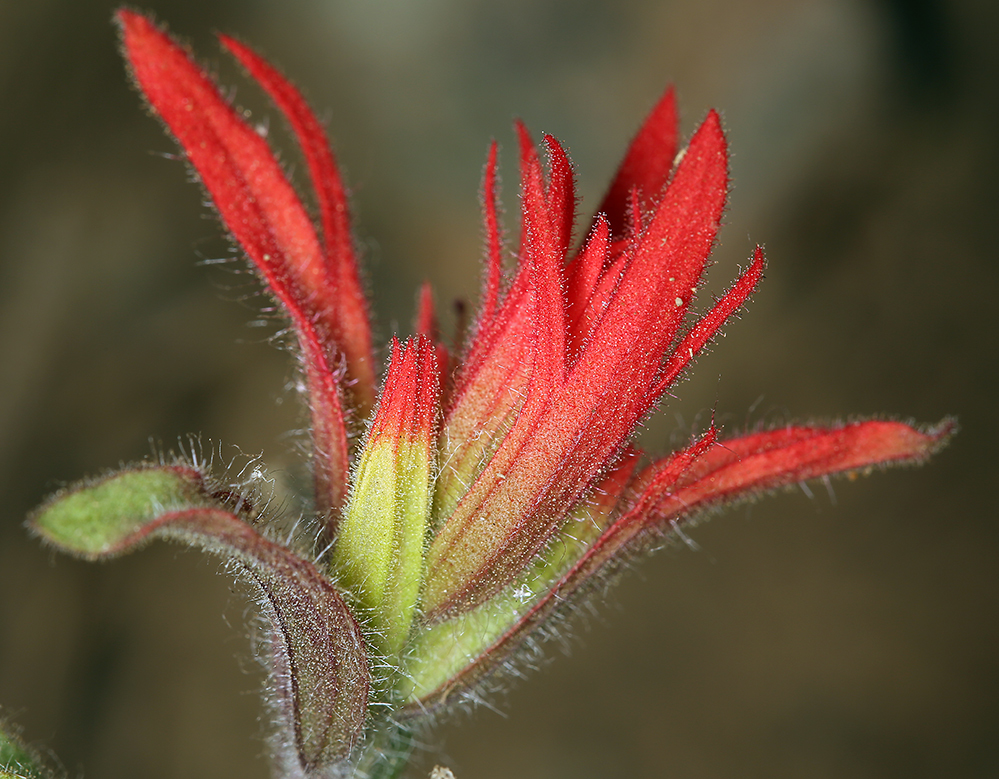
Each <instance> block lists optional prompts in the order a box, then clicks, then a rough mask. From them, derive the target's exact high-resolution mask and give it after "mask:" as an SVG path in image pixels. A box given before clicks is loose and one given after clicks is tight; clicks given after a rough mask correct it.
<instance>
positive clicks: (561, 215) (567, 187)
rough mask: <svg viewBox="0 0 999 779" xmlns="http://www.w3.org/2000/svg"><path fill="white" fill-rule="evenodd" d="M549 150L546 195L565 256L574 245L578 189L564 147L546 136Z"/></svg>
mask: <svg viewBox="0 0 999 779" xmlns="http://www.w3.org/2000/svg"><path fill="white" fill-rule="evenodd" d="M544 141H545V146H546V147H547V148H548V166H549V169H550V171H551V177H550V181H549V182H548V191H547V193H546V195H547V197H546V199H547V201H548V210H549V212H550V214H551V220H552V230H554V231H555V234H556V241H557V244H558V246H559V248H560V249H561V251H562V253H563V254H564V253H565V252H566V251H568V249H569V244H571V243H572V226H573V224H574V223H575V221H576V187H575V182H574V181H573V173H572V163H571V162H569V157H568V155H566V153H565V149H563V148H562V145H561V144H560V143H559V142H558V141H557V140H556V139H555V138H554V137H553V136H551V135H545V138H544Z"/></svg>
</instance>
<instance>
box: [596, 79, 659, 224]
mask: <svg viewBox="0 0 999 779" xmlns="http://www.w3.org/2000/svg"><path fill="white" fill-rule="evenodd" d="M678 138H679V133H678V129H677V116H676V98H675V95H674V93H673V87H672V86H670V87H668V88H667V89H666V92H665V93H664V94H663V96H662V97H661V98H660V99H659V102H658V103H656V105H655V107H654V108H653V109H652V111H651V112H650V113H649V115H648V117H646V119H645V122H644V123H643V124H642V127H641V129H640V130H639V131H638V134H637V135H635V138H634V140H632V142H631V145H630V146H629V147H628V151H627V153H626V154H625V156H624V160H623V161H622V162H621V167H619V168H618V171H617V174H616V175H615V176H614V181H613V182H612V183H611V185H610V188H609V189H608V190H607V194H606V195H605V196H604V200H603V202H602V203H601V204H600V208H599V209H597V210H598V211H600V212H603V213H605V214H607V218H608V219H609V220H610V224H611V229H612V231H613V233H614V235H615V236H621V235H624V232H625V227H626V225H627V220H628V216H627V215H628V212H629V210H630V207H629V205H628V200H629V198H630V193H631V192H632V191H633V190H637V191H638V192H639V193H640V195H641V202H642V203H643V204H647V203H651V202H653V201H654V200H656V199H657V198H658V196H659V193H660V192H661V191H662V189H663V187H664V186H665V185H666V181H667V180H668V179H669V174H670V171H671V170H672V169H673V161H674V157H676V149H677V141H678Z"/></svg>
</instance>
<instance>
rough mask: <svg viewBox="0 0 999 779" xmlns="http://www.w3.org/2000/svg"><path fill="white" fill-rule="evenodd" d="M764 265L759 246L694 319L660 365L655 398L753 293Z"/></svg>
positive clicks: (667, 387) (761, 275)
mask: <svg viewBox="0 0 999 779" xmlns="http://www.w3.org/2000/svg"><path fill="white" fill-rule="evenodd" d="M765 265H766V262H765V260H764V259H763V249H761V248H760V247H759V246H757V247H756V251H755V252H754V253H753V261H752V263H750V265H749V267H748V268H746V270H745V271H743V273H742V275H741V276H739V279H738V280H737V281H736V282H735V284H733V285H732V288H731V289H730V290H729V291H728V292H726V293H725V294H724V295H723V296H722V298H721V300H719V301H718V302H717V303H716V304H715V305H714V306H713V307H712V308H711V310H710V311H709V312H708V313H707V314H705V315H704V316H702V317H701V318H700V319H698V320H697V323H696V324H695V325H694V326H693V327H692V328H691V329H690V331H689V332H688V333H687V334H686V335H685V336H684V337H683V340H682V341H680V343H679V344H677V347H676V349H674V350H673V354H672V355H671V356H670V358H669V360H667V362H666V364H665V365H664V366H663V372H662V375H661V376H660V377H659V380H658V381H657V382H656V384H655V387H654V388H653V390H652V393H653V395H655V396H656V397H657V398H658V397H659V396H661V395H662V394H663V393H664V392H666V390H667V389H669V387H670V385H671V384H673V382H674V381H676V379H677V377H678V376H679V375H680V373H681V372H682V371H683V369H684V368H685V367H686V366H687V365H688V364H690V361H691V360H693V359H694V357H696V356H697V354H698V353H699V352H700V351H701V349H703V348H704V347H705V345H706V344H707V343H708V342H709V341H710V340H711V339H712V338H714V336H715V334H716V333H717V332H718V330H719V328H720V327H721V326H722V325H723V324H725V322H726V321H727V320H728V318H729V317H731V316H732V315H733V314H734V313H735V312H736V311H738V310H739V308H740V307H741V306H742V304H743V303H745V302H746V300H747V299H748V298H749V296H750V295H751V294H753V290H755V289H756V286H757V285H758V284H759V283H760V280H761V279H762V278H763V268H764V266H765Z"/></svg>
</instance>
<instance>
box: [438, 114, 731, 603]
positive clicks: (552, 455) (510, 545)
mask: <svg viewBox="0 0 999 779" xmlns="http://www.w3.org/2000/svg"><path fill="white" fill-rule="evenodd" d="M524 137H525V134H524V133H522V134H521V138H522V142H521V147H522V149H527V150H528V151H525V152H524V154H525V157H526V158H527V160H528V164H527V165H526V166H525V167H526V169H527V172H528V175H527V176H526V183H525V187H524V191H525V198H524V201H525V202H524V213H525V217H524V221H525V233H526V234H527V236H528V238H531V237H532V236H533V233H532V230H534V229H536V228H535V227H534V224H535V222H536V221H540V220H539V219H538V218H537V217H535V216H534V214H535V213H536V212H537V211H538V210H539V208H540V206H538V205H537V204H536V201H537V200H538V195H537V192H536V189H537V186H538V184H537V183H536V179H537V175H535V174H531V173H530V171H531V169H532V166H531V164H530V152H529V150H530V149H531V148H532V147H530V146H529V144H528V143H526V142H524V140H523V139H524ZM532 182H534V183H532ZM726 183H727V168H726V150H725V138H724V135H723V134H722V132H721V127H720V122H719V120H718V117H717V114H715V113H713V112H712V113H711V114H709V115H708V118H707V119H706V120H705V122H704V124H703V125H702V126H701V128H700V129H699V130H698V132H697V133H696V134H695V136H694V138H693V139H692V140H691V143H690V147H689V149H688V151H687V154H686V155H685V157H684V159H683V161H682V163H681V164H680V166H679V168H678V170H677V173H676V175H675V176H674V179H673V181H672V182H671V183H670V186H669V188H668V189H667V190H666V193H665V195H664V196H663V199H662V202H661V203H660V204H659V206H658V208H657V210H656V213H655V214H654V215H653V217H652V220H651V222H650V223H649V225H648V227H647V228H646V229H645V231H644V232H643V233H642V235H641V237H640V240H639V243H638V244H637V246H636V247H635V248H634V250H633V252H634V255H633V259H631V261H630V264H629V265H628V266H627V268H626V269H625V270H624V272H623V275H622V278H621V281H620V283H619V284H618V285H617V288H616V289H615V290H614V292H613V294H612V296H611V298H610V301H609V303H608V305H607V307H606V310H605V311H604V312H603V313H602V315H599V321H598V322H597V324H596V326H595V328H594V331H593V336H592V338H591V339H590V340H589V342H588V343H587V344H586V345H585V346H584V347H583V352H582V354H581V356H580V358H579V360H578V361H577V363H576V364H575V365H574V366H573V367H572V369H571V370H570V372H569V375H568V377H567V379H566V381H565V385H564V390H563V391H562V392H561V393H558V394H557V396H555V397H553V398H552V400H551V405H550V406H545V407H544V408H543V409H542V411H544V412H547V413H542V412H541V411H538V412H535V411H533V410H531V413H528V411H529V409H528V408H527V407H526V406H525V408H524V410H523V411H522V412H521V414H520V416H519V417H518V419H517V421H516V423H515V424H514V427H513V428H512V429H511V431H510V433H509V434H508V435H507V437H506V438H505V439H504V441H503V443H502V444H501V446H500V448H499V450H498V451H497V452H496V454H495V455H493V457H492V459H491V460H490V461H489V463H488V465H487V466H486V468H485V469H484V471H483V472H482V474H481V475H480V476H479V478H478V479H477V480H476V481H475V483H474V484H473V485H472V486H471V488H470V489H468V491H467V493H466V494H465V495H464V497H463V498H462V500H461V502H460V503H459V504H458V505H457V507H456V508H455V510H454V512H453V513H452V514H451V515H450V517H449V518H448V520H447V522H446V524H445V525H444V526H443V527H442V528H441V530H440V532H439V533H438V535H437V537H436V538H435V539H434V541H433V543H432V544H431V547H430V550H429V552H428V556H427V584H426V590H425V599H426V600H425V604H424V605H425V609H426V614H427V617H428V619H440V618H442V617H444V616H445V615H449V616H450V615H454V614H456V613H460V612H462V611H465V610H467V609H469V608H471V607H473V606H475V605H476V604H478V603H481V602H482V601H483V600H485V599H487V598H488V597H490V596H491V595H493V594H495V593H496V592H498V591H499V590H501V589H502V588H503V587H505V586H506V585H507V584H509V583H510V582H511V581H512V580H513V579H514V578H516V576H517V575H518V574H519V572H520V570H521V569H522V568H523V566H524V565H525V564H526V563H527V562H528V561H529V560H530V559H531V558H532V557H533V556H534V554H535V553H536V552H537V551H538V549H540V548H541V547H542V546H543V545H544V544H545V543H546V542H547V541H548V539H549V538H550V537H551V535H552V534H553V533H554V532H555V531H556V530H557V529H558V527H559V526H560V524H561V523H562V521H563V519H564V517H565V515H566V513H567V512H568V511H569V509H570V508H571V507H572V506H573V505H574V504H575V503H577V502H579V500H581V499H582V497H583V496H584V494H585V493H586V492H587V491H588V490H589V489H590V488H592V486H593V482H594V480H595V479H596V478H597V477H598V476H599V474H600V472H601V470H602V469H603V468H604V466H605V465H606V463H607V462H608V461H610V460H611V459H613V458H614V456H615V455H616V454H617V453H618V452H619V451H620V450H621V448H622V447H623V446H624V444H625V442H626V441H627V439H628V437H629V436H630V435H631V433H632V431H633V430H634V428H635V426H636V425H637V424H638V422H639V420H640V419H641V418H642V416H644V414H645V413H647V412H648V411H649V409H650V407H651V405H652V404H653V403H654V399H653V398H650V397H649V388H650V387H651V386H652V385H653V383H654V381H655V379H656V377H657V375H658V373H659V371H660V367H661V364H662V360H663V357H664V355H665V353H666V350H667V349H668V348H669V346H670V344H671V343H672V342H673V340H674V339H675V337H676V332H677V330H678V329H679V326H680V323H681V322H682V319H683V315H684V313H685V312H686V309H687V307H688V306H689V302H690V299H691V297H692V294H693V288H694V286H695V285H696V284H697V283H698V280H699V279H700V275H701V273H702V271H703V268H704V264H705V262H706V260H707V257H708V253H709V252H710V249H711V244H712V242H713V241H714V236H715V233H716V231H717V229H718V224H719V220H720V218H721V211H722V207H723V205H724V201H725V189H726ZM525 243H526V247H525V249H526V251H528V252H530V251H532V249H533V246H532V242H531V240H527V241H526V242H525ZM533 267H534V265H533V264H532V268H533ZM681 296H682V297H681ZM674 298H675V299H676V300H678V301H679V303H677V304H674V305H663V303H664V299H665V300H666V301H672V300H674ZM593 317H594V318H598V314H597V313H594V314H593ZM553 335H554V338H556V339H559V338H560V337H561V335H560V334H559V333H557V332H556V333H554V334H553ZM539 337H541V338H544V334H539ZM532 381H533V380H532ZM534 397H535V396H534V394H533V393H531V394H529V400H528V402H530V401H531V399H532V398H534Z"/></svg>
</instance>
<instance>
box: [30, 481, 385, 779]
mask: <svg viewBox="0 0 999 779" xmlns="http://www.w3.org/2000/svg"><path fill="white" fill-rule="evenodd" d="M208 483H209V480H208V479H207V478H206V477H205V476H204V475H203V474H201V473H200V472H199V471H197V470H195V469H194V468H192V467H190V466H185V465H176V466H161V467H144V468H139V469H135V470H128V471H124V472H121V473H118V474H115V475H112V476H108V477H105V478H104V479H100V480H96V481H88V482H84V483H81V484H79V485H76V486H74V487H72V488H70V489H67V490H64V491H63V492H61V493H59V494H57V495H55V496H53V497H52V498H51V499H49V500H48V501H47V502H46V503H45V504H44V505H43V506H42V507H41V508H40V509H38V510H37V511H36V512H35V514H34V516H33V517H32V518H31V521H30V524H31V528H32V530H33V531H34V532H35V533H37V534H38V535H39V536H41V537H42V538H44V539H45V540H46V541H48V542H49V543H50V544H52V545H53V546H55V547H57V548H59V549H61V550H63V551H65V552H69V553H70V554H74V555H78V556H81V557H84V558H87V559H106V558H108V557H111V556H114V555H118V554H123V553H126V552H130V551H133V550H135V549H137V548H138V547H139V546H141V545H143V544H145V543H148V542H149V541H151V540H152V539H154V538H162V539H165V540H172V541H178V542H181V543H184V544H187V545H189V546H195V547H199V548H201V549H203V550H205V551H207V552H209V553H211V554H215V555H218V556H220V557H222V558H224V559H226V560H228V561H230V562H233V563H236V564H237V565H238V566H239V569H240V570H241V572H242V573H243V574H244V575H245V576H246V578H247V579H249V580H250V581H251V582H252V583H253V584H255V585H256V586H257V588H258V591H259V593H260V599H259V603H260V606H261V609H262V610H263V612H264V614H265V616H266V617H267V618H268V620H269V621H270V624H271V628H272V629H271V631H270V634H269V650H270V658H269V659H270V671H271V684H272V687H273V695H271V696H270V697H271V700H272V703H273V706H274V710H275V714H276V715H277V716H276V719H277V720H278V722H279V723H280V729H279V732H278V734H277V736H276V738H275V743H274V746H275V752H276V758H277V760H278V762H279V763H280V764H281V765H282V766H283V767H284V768H285V769H287V770H285V773H286V774H287V775H288V776H292V775H294V776H299V775H306V776H308V775H312V774H313V773H316V774H317V775H318V772H320V771H321V770H323V769H324V768H326V767H328V766H331V765H334V764H336V763H338V762H340V761H342V760H343V759H345V758H346V757H347V756H348V755H349V754H350V751H351V749H352V748H353V746H354V744H355V743H357V741H358V740H359V738H360V735H361V731H362V729H363V726H364V723H365V718H366V716H367V705H368V693H369V689H370V683H371V682H370V678H371V675H370V669H369V666H368V652H367V646H366V644H365V642H364V639H363V637H362V633H361V628H360V626H359V625H358V622H357V620H356V619H355V618H354V615H353V614H352V613H351V611H350V609H349V608H348V607H347V605H346V603H345V602H344V600H343V598H342V597H341V595H340V593H339V592H338V591H337V590H336V588H335V587H334V586H333V584H332V583H331V582H330V581H329V580H328V579H327V578H326V577H324V576H323V575H322V574H321V573H320V572H319V571H318V570H317V569H316V567H315V565H313V564H312V563H311V562H310V561H308V560H305V559H303V558H302V557H299V556H298V555H297V554H296V553H294V552H293V551H291V550H290V549H288V548H286V547H285V546H283V545H282V544H279V543H276V542H275V541H272V540H270V539H269V538H266V537H265V536H264V535H262V534H261V533H260V532H259V531H258V530H257V528H256V527H254V526H253V525H251V524H250V523H248V522H247V521H245V520H244V519H243V518H242V517H240V516H239V515H238V513H236V512H239V511H248V509H247V507H248V506H249V505H250V504H249V502H248V501H246V500H244V499H243V498H241V497H240V496H238V495H236V494H235V493H234V492H231V491H229V490H217V491H210V489H209V487H207V486H206V485H207V484H208Z"/></svg>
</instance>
